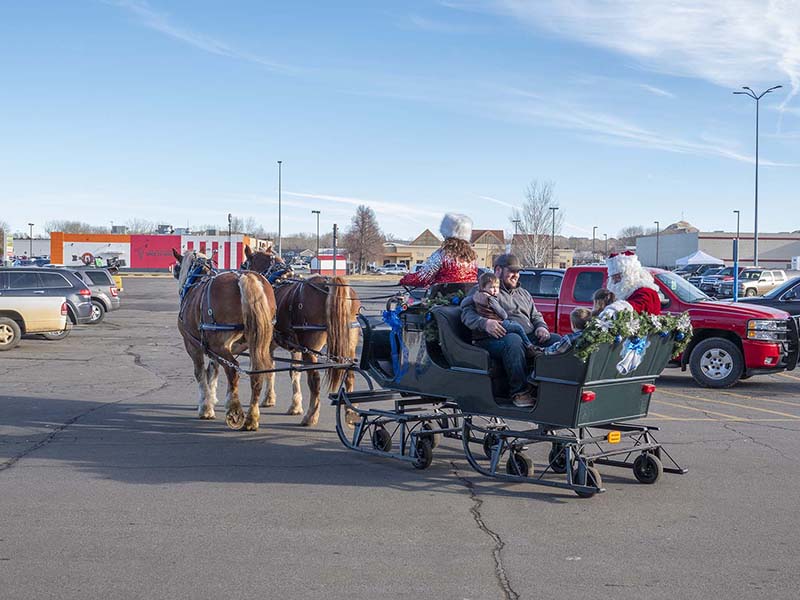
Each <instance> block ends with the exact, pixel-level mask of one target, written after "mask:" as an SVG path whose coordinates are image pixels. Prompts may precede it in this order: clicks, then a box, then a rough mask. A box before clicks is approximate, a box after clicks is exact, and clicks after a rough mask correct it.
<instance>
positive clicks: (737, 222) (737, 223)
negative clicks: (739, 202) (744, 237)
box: [733, 210, 739, 240]
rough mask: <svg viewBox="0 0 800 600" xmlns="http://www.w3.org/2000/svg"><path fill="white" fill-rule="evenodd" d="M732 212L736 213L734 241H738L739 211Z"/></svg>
mask: <svg viewBox="0 0 800 600" xmlns="http://www.w3.org/2000/svg"><path fill="white" fill-rule="evenodd" d="M733 212H735V213H736V239H737V240H738V239H739V211H738V210H735V211H733Z"/></svg>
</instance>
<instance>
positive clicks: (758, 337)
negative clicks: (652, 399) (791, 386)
mask: <svg viewBox="0 0 800 600" xmlns="http://www.w3.org/2000/svg"><path fill="white" fill-rule="evenodd" d="M649 270H650V272H651V273H652V274H653V277H654V278H655V280H656V283H657V284H658V287H659V288H660V292H659V295H660V296H661V306H662V311H663V312H665V313H670V314H680V313H682V312H684V311H687V312H688V313H689V316H690V317H691V320H692V327H693V328H694V336H693V337H692V341H691V343H690V345H689V347H688V348H687V349H686V351H685V352H684V353H683V354H682V355H681V356H680V357H678V358H677V359H676V360H675V361H674V362H673V366H680V367H681V368H682V369H683V370H686V367H687V365H688V367H689V369H690V371H691V373H692V377H693V378H694V380H695V381H696V382H697V383H698V384H699V385H701V386H704V387H713V388H725V387H730V386H732V385H734V384H735V383H736V382H737V381H739V380H740V379H747V378H748V377H750V376H752V375H756V374H759V373H777V372H779V371H791V370H793V369H794V368H795V367H796V366H797V363H798V354H799V351H798V347H799V344H798V327H799V326H800V318H798V317H791V316H790V315H789V314H788V313H786V312H784V311H782V310H777V309H772V308H767V307H760V306H756V305H752V304H739V303H733V302H730V301H722V302H717V301H714V300H712V299H711V298H709V297H708V296H706V295H705V294H704V293H703V292H701V291H700V290H698V289H697V288H696V287H694V286H693V285H691V284H690V283H688V282H687V281H686V280H685V279H683V278H682V277H680V276H679V275H676V274H674V273H671V272H670V271H663V270H661V269H649ZM606 277H607V271H606V267H605V266H603V265H587V266H579V267H570V268H569V269H567V270H566V271H563V270H560V269H529V270H524V271H522V272H521V273H520V285H522V286H523V287H524V288H525V289H527V290H528V291H529V292H530V293H531V295H532V296H533V298H534V301H535V303H536V308H537V309H538V310H539V311H540V312H541V313H542V315H543V316H544V319H545V321H546V322H547V325H548V327H550V329H551V331H554V332H556V333H562V334H563V333H568V332H569V331H571V328H570V322H569V313H570V312H571V311H572V309H573V308H575V307H576V306H587V307H588V306H591V305H592V294H594V292H595V290H597V289H599V288H601V287H604V286H605V283H606Z"/></svg>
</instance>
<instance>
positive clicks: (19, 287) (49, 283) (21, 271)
mask: <svg viewBox="0 0 800 600" xmlns="http://www.w3.org/2000/svg"><path fill="white" fill-rule="evenodd" d="M0 295H2V296H64V297H65V298H66V299H67V316H68V317H69V320H70V322H71V323H72V324H73V325H76V324H79V323H81V324H82V323H88V322H90V321H91V319H92V292H91V290H90V289H89V288H88V287H87V286H86V284H85V283H84V282H83V281H82V280H81V279H80V277H78V276H77V275H76V274H75V273H73V272H72V271H70V270H69V269H42V268H41V267H10V268H8V267H6V268H0ZM59 333H60V334H63V335H57V334H59ZM68 333H69V327H68V328H67V329H65V330H64V331H63V332H53V333H51V334H47V335H45V337H48V339H58V338H59V337H66V335H67V334H68Z"/></svg>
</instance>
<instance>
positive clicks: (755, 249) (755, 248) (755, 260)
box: [733, 85, 783, 267]
mask: <svg viewBox="0 0 800 600" xmlns="http://www.w3.org/2000/svg"><path fill="white" fill-rule="evenodd" d="M781 87H783V86H782V85H774V86H772V87H771V88H769V89H768V90H764V91H763V92H761V93H760V94H758V95H757V94H756V93H755V92H754V91H753V90H751V89H750V88H749V87H747V86H746V85H745V86H742V89H743V90H747V91H746V92H733V93H734V94H744V95H745V96H750V97H751V98H752V99H753V100H755V101H756V191H755V195H756V203H755V220H754V223H755V224H754V226H753V266H754V267H756V266H758V106H759V100H761V98H763V97H764V96H766V95H767V94H769V93H770V92H771V91H773V90H777V89H778V88H781Z"/></svg>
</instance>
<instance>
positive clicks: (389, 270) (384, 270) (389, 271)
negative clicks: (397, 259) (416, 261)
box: [377, 263, 408, 275]
mask: <svg viewBox="0 0 800 600" xmlns="http://www.w3.org/2000/svg"><path fill="white" fill-rule="evenodd" d="M377 272H378V273H380V274H381V275H405V274H406V273H408V267H406V266H405V265H404V264H403V263H387V264H385V265H383V266H381V267H378V270H377Z"/></svg>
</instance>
